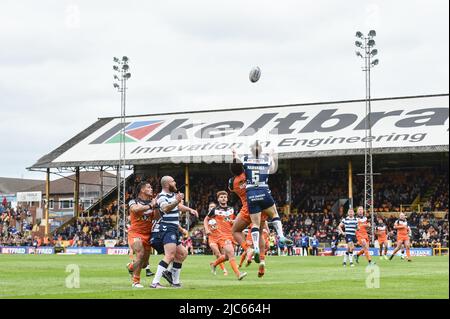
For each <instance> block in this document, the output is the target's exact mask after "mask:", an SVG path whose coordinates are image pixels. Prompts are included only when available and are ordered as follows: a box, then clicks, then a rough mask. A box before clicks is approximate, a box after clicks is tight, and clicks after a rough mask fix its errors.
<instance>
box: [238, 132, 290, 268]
mask: <svg viewBox="0 0 450 319" xmlns="http://www.w3.org/2000/svg"><path fill="white" fill-rule="evenodd" d="M250 150H251V154H250V155H244V156H243V157H242V159H239V158H238V157H237V154H236V151H235V150H234V149H233V162H235V161H237V160H239V161H240V162H241V163H242V164H243V166H244V170H245V176H246V192H247V203H248V208H249V211H250V219H251V222H252V224H253V226H252V239H253V251H254V258H255V261H256V262H257V263H259V262H260V255H261V251H260V245H259V242H260V225H261V212H266V213H267V215H268V216H269V217H270V218H272V224H273V226H274V227H275V230H276V232H277V235H278V237H279V241H280V242H282V243H288V242H292V241H291V240H289V239H287V238H286V237H285V236H284V234H283V226H282V224H281V220H280V216H279V215H278V211H277V207H276V205H275V201H274V200H273V198H272V195H271V194H270V189H269V185H268V181H269V175H270V174H273V173H275V172H276V170H277V164H276V161H275V160H274V158H273V153H271V154H263V153H262V146H261V144H260V143H259V142H258V141H256V142H255V143H254V144H253V145H252V146H251V148H250Z"/></svg>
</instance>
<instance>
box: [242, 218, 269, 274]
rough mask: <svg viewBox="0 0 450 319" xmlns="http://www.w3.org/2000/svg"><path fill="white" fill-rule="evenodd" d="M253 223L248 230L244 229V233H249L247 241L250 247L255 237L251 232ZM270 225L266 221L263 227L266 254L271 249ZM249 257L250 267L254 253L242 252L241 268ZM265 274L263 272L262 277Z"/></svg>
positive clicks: (248, 263)
mask: <svg viewBox="0 0 450 319" xmlns="http://www.w3.org/2000/svg"><path fill="white" fill-rule="evenodd" d="M251 229H252V228H251V225H250V226H249V228H247V229H246V230H244V233H245V234H247V235H246V237H245V240H246V243H247V245H248V246H249V247H251V246H253V239H252V233H251ZM269 233H270V231H269V225H268V224H267V221H266V222H265V223H264V228H263V233H262V237H263V240H264V255H267V252H268V251H269V247H270V243H269ZM246 259H247V264H246V267H248V266H249V265H250V264H251V263H252V254H250V255H248V254H247V251H245V250H244V251H243V252H242V254H241V261H240V262H239V268H241V267H242V264H243V263H244V260H246ZM263 275H264V273H261V276H260V277H262V276H263Z"/></svg>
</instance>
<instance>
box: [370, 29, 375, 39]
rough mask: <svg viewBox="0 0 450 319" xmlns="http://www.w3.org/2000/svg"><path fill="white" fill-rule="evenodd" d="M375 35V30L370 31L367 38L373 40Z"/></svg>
mask: <svg viewBox="0 0 450 319" xmlns="http://www.w3.org/2000/svg"><path fill="white" fill-rule="evenodd" d="M376 35H377V33H376V32H375V30H370V31H369V37H371V38H373V37H375V36H376Z"/></svg>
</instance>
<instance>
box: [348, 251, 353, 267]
mask: <svg viewBox="0 0 450 319" xmlns="http://www.w3.org/2000/svg"><path fill="white" fill-rule="evenodd" d="M348 258H349V259H350V263H351V264H353V254H352V253H351V252H350V254H348Z"/></svg>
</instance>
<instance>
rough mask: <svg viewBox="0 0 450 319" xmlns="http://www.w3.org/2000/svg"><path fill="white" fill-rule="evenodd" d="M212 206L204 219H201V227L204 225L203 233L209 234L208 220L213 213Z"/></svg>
mask: <svg viewBox="0 0 450 319" xmlns="http://www.w3.org/2000/svg"><path fill="white" fill-rule="evenodd" d="M213 211H214V208H213V209H211V210H210V211H209V213H208V215H206V217H205V219H204V220H203V227H205V235H209V234H211V229H209V224H208V223H209V220H210V219H211V217H210V216H212V215H213V214H214V213H213Z"/></svg>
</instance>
